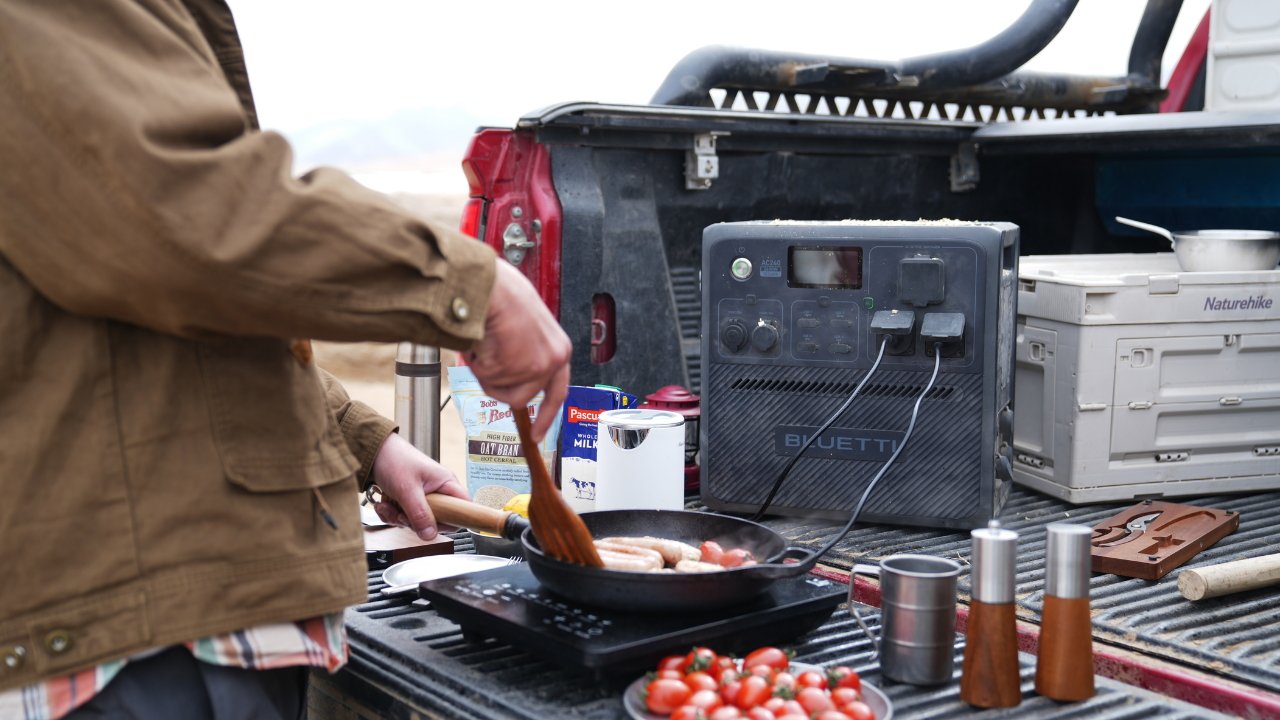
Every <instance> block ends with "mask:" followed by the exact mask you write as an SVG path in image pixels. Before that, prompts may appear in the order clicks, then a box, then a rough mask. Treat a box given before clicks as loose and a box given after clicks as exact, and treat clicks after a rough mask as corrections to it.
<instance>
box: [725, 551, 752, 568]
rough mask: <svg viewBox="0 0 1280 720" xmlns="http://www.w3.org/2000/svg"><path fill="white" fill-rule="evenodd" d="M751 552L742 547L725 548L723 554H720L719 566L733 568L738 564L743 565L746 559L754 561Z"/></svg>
mask: <svg viewBox="0 0 1280 720" xmlns="http://www.w3.org/2000/svg"><path fill="white" fill-rule="evenodd" d="M754 560H755V558H753V557H751V553H750V552H748V551H746V550H743V549H742V548H733V549H732V550H725V551H724V555H722V556H720V565H721V567H727V568H735V567H738V566H739V565H745V564H746V563H747V562H748V561H754Z"/></svg>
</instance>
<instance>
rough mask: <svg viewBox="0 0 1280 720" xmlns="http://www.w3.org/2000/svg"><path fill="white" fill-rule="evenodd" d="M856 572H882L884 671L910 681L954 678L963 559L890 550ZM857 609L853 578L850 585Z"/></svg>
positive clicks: (922, 682)
mask: <svg viewBox="0 0 1280 720" xmlns="http://www.w3.org/2000/svg"><path fill="white" fill-rule="evenodd" d="M853 572H854V573H858V574H863V575H878V576H879V577H880V639H879V641H878V642H877V643H876V644H877V649H878V650H879V652H880V672H881V673H882V674H883V675H884V676H885V677H887V678H889V679H890V680H896V681H898V682H904V683H908V684H911V685H939V684H942V683H945V682H950V681H951V676H952V672H953V670H954V668H955V653H956V650H955V649H956V578H957V577H958V576H959V575H960V563H957V562H956V561H954V560H948V559H946V558H939V557H932V556H930V555H891V556H889V557H887V558H885V559H883V560H881V561H880V565H879V567H877V566H875V565H855V566H854V568H853ZM849 593H850V598H849V599H850V602H851V604H850V608H853V604H852V600H853V597H852V594H853V583H850V584H849Z"/></svg>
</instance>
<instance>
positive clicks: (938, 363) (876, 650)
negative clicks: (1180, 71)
mask: <svg viewBox="0 0 1280 720" xmlns="http://www.w3.org/2000/svg"><path fill="white" fill-rule="evenodd" d="M941 367H942V343H934V345H933V375H932V376H930V377H929V384H928V385H925V386H924V391H923V392H921V393H920V397H918V398H916V404H915V407H913V408H911V421H910V422H908V423H907V430H906V432H904V433H903V434H902V442H900V443H898V447H897V448H896V449H895V450H894V451H893V454H892V455H890V456H889V459H888V460H886V461H885V463H884V465H882V466H880V472H877V473H876V476H875V477H873V478H871V482H869V483H867V488H866V489H865V490H863V491H862V497H860V498H858V505H857V506H856V507H854V509H853V514H852V515H850V516H849V521H848V522H846V523H845V524H844V528H842V529H841V530H840V532H839V534H837V535H836V536H835V537H833V538H831V540H830V541H828V542H827V544H826V545H823V546H822V549H821V550H819V551H818V552H817V553H815V554H816V555H817V556H819V557H821V556H823V555H826V554H827V551H828V550H830V549H831V548H833V547H835V545H836V543H838V542H840V541H841V540H843V539H844V536H845V535H848V534H849V531H850V530H852V529H853V524H854V523H855V522H857V521H858V516H859V515H861V514H862V506H863V505H865V504H866V502H867V498H869V497H871V491H872V490H875V488H876V483H878V482H880V478H882V477H884V474H885V473H886V472H888V471H889V466H890V465H893V461H894V460H897V459H898V455H900V454H902V450H903V448H905V447H906V446H907V441H908V440H910V439H911V433H912V431H914V430H915V429H916V418H917V417H919V416H920V403H922V402H924V399H925V398H926V397H928V396H929V392H930V391H931V390H933V384H934V383H935V382H937V380H938V370H939V369H940V368H941ZM849 584H850V586H852V585H853V576H852V575H850V576H849ZM850 592H851V593H852V588H851V589H850ZM850 598H852V595H850ZM849 610H850V612H852V613H853V619H854V621H855V622H857V623H858V627H860V628H861V629H862V632H863V634H864V635H866V636H867V638H868V639H870V640H871V647H872V648H873V653H872V656H871V657H872V658H873V659H874V658H875V657H876V656H878V655H879V654H880V646H879V644H878V643H877V642H876V639H875V636H874V635H872V634H871V629H870V628H868V627H867V623H866V621H864V620H863V619H862V615H861V614H860V613H859V612H858V608H857V607H856V606H855V605H854V603H852V602H850V603H849Z"/></svg>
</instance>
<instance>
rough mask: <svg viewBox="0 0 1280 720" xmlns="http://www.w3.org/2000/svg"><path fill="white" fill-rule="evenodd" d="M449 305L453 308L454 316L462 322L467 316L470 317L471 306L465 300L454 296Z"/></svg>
mask: <svg viewBox="0 0 1280 720" xmlns="http://www.w3.org/2000/svg"><path fill="white" fill-rule="evenodd" d="M451 307H452V309H453V317H454V318H456V319H458V320H460V321H462V322H466V320H467V318H469V317H471V306H470V305H468V304H467V301H466V300H463V299H462V298H454V299H453V305H452V306H451Z"/></svg>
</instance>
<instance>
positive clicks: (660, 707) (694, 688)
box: [622, 646, 893, 720]
mask: <svg viewBox="0 0 1280 720" xmlns="http://www.w3.org/2000/svg"><path fill="white" fill-rule="evenodd" d="M622 704H623V705H624V706H625V707H626V709H627V712H628V713H629V714H630V715H631V717H633V718H635V719H636V720H891V718H892V717H893V706H892V705H891V704H890V703H889V698H888V697H886V696H885V694H884V693H882V692H880V689H879V688H877V687H874V686H873V685H871V684H870V683H865V682H862V678H860V677H858V673H857V672H855V671H854V670H853V668H850V667H848V666H845V665H836V666H831V667H826V668H822V667H819V666H817V665H808V664H805V663H797V662H793V661H792V659H791V654H790V653H788V652H787V651H785V650H783V649H782V648H777V647H772V646H766V647H761V648H757V649H755V650H752V651H751V652H749V653H747V654H746V655H745V656H744V657H741V658H738V657H733V656H731V655H720V654H717V653H716V652H715V651H714V650H712V649H711V648H706V647H695V648H693V649H692V650H690V651H689V652H688V653H685V654H684V655H669V656H667V657H665V658H663V659H662V661H661V662H659V663H658V667H657V668H656V669H655V670H653V671H651V672H649V673H646V674H645V676H644V677H641V678H639V679H637V680H636V681H635V682H633V683H631V684H630V685H629V686H627V690H626V692H625V693H624V694H623V696H622Z"/></svg>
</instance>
